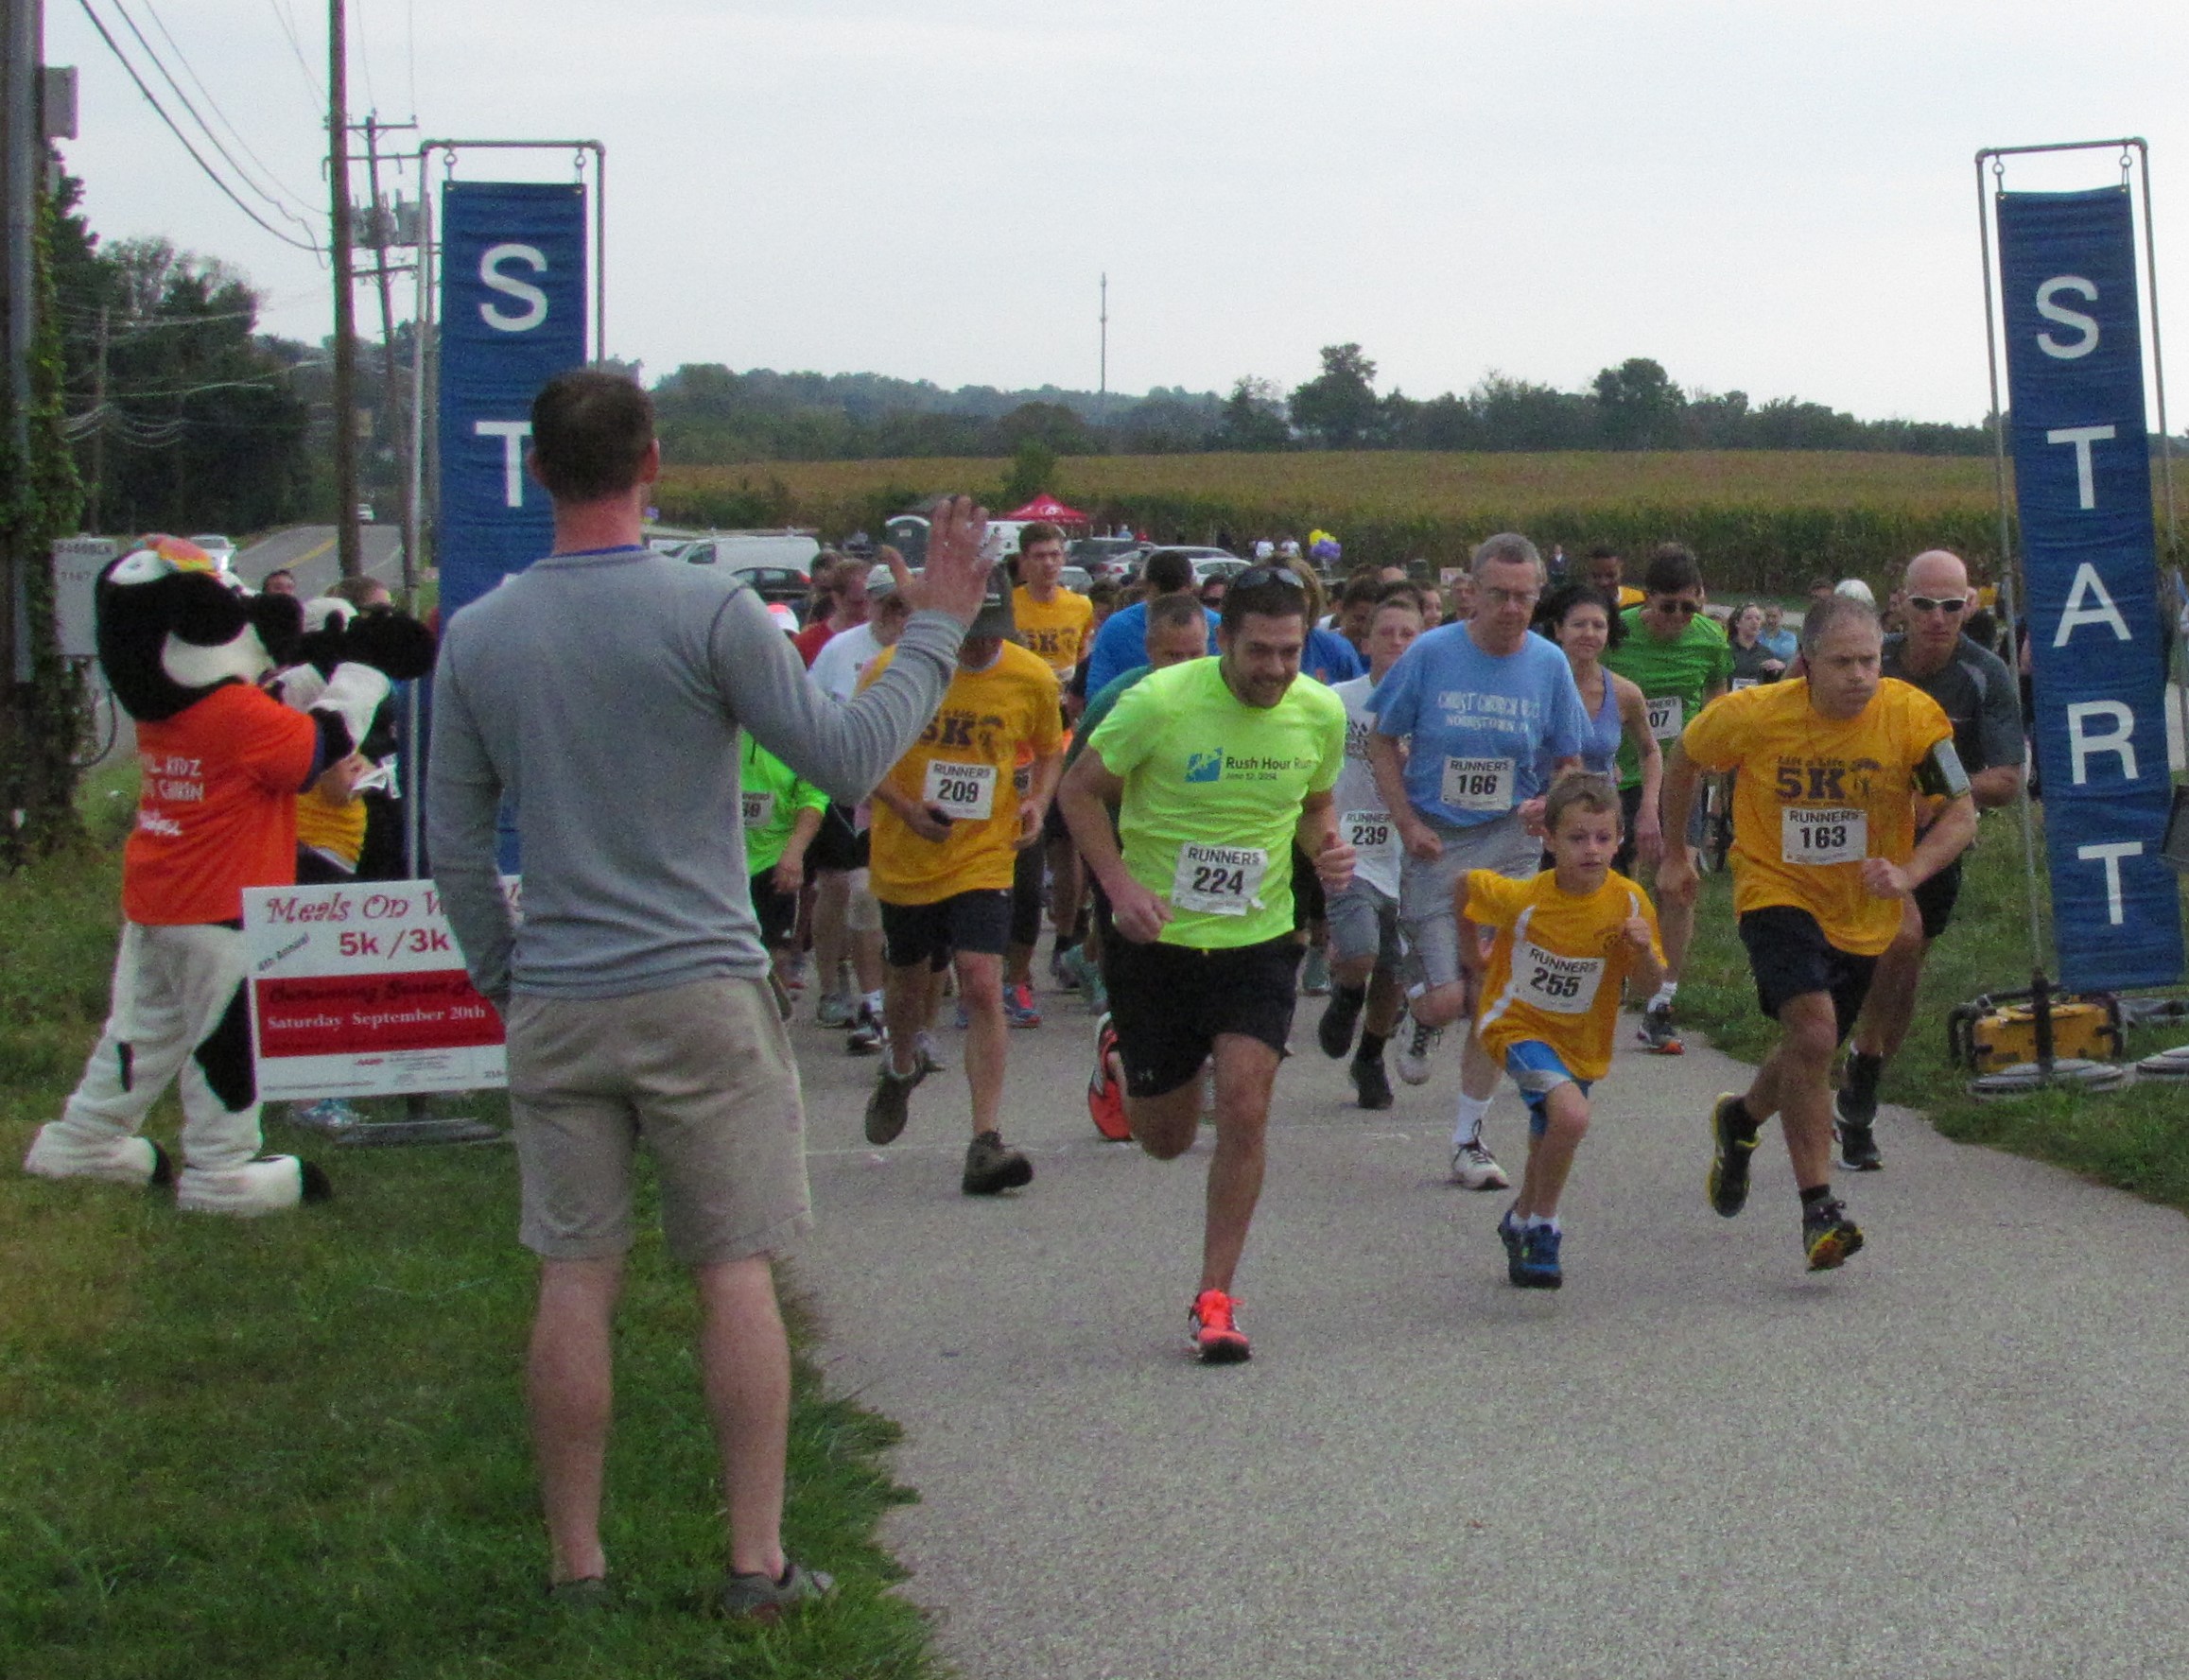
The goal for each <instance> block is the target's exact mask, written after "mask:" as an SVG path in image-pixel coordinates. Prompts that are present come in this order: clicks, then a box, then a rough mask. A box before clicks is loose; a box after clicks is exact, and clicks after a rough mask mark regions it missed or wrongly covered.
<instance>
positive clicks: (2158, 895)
mask: <svg viewBox="0 0 2189 1680" xmlns="http://www.w3.org/2000/svg"><path fill="white" fill-rule="evenodd" d="M1997 205H1998V225H1999V276H2000V285H2001V287H2002V293H2003V297H2004V300H2005V303H2006V309H2005V317H2006V327H2007V390H2008V393H2009V404H2010V407H2011V411H2012V414H2013V421H2014V480H2015V499H2016V501H2017V503H2018V504H2019V507H2020V510H2021V514H2022V543H2023V551H2024V561H2023V563H2024V572H2025V574H2026V577H2027V586H2028V595H2027V609H2028V613H2029V643H2030V656H2031V664H2032V670H2033V673H2034V676H2035V689H2036V704H2035V712H2036V716H2035V730H2036V736H2037V763H2038V769H2039V771H2041V774H2042V777H2043V788H2044V826H2045V846H2046V852H2047V856H2048V857H2049V859H2050V864H2051V872H2052V904H2053V922H2054V927H2055V933H2056V939H2057V943H2058V944H2059V967H2060V979H2062V981H2063V982H2065V984H2067V985H2068V986H2069V987H2071V988H2073V989H2074V990H2076V991H2111V990H2115V989H2119V988H2124V987H2129V986H2163V985H2170V984H2172V983H2173V981H2175V980H2176V979H2179V978H2180V974H2181V965H2182V943H2181V905H2180V892H2179V888H2178V883H2177V881H2176V878H2175V876H2174V875H2173V873H2172V871H2170V870H2169V869H2167V867H2166V866H2165V865H2164V863H2163V862H2162V861H2161V860H2160V857H2159V849H2160V845H2161V842H2162V841H2163V840H2164V838H2165V833H2166V817H2167V812H2168V810H2169V809H2170V807H2171V803H2172V796H2173V789H2172V786H2171V778H2170V777H2169V775H2168V773H2167V768H2166V713H2165V703H2166V701H2165V678H2166V670H2165V641H2164V636H2163V632H2162V629H2161V624H2160V617H2159V598H2158V592H2159V571H2158V561H2157V555H2156V551H2155V546H2154V543H2153V540H2152V529H2151V459H2150V442H2149V436H2148V433H2147V432H2146V426H2145V418H2144V358H2143V337H2142V330H2141V327H2142V323H2141V320H2140V319H2139V312H2138V307H2137V287H2136V245H2135V222H2134V216H2133V213H2132V211H2131V208H2130V204H2129V199H2128V190H2127V188H2126V187H2125V186H2124V187H2117V188H2116V187H2106V188H2101V189H2100V190H2098V191H2096V192H2083V193H2001V194H1999V195H1998V199H1997Z"/></svg>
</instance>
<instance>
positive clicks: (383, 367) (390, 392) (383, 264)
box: [365, 112, 420, 592]
mask: <svg viewBox="0 0 2189 1680" xmlns="http://www.w3.org/2000/svg"><path fill="white" fill-rule="evenodd" d="M391 126H394V127H401V128H406V129H415V128H416V127H417V126H418V125H417V124H416V123H403V124H399V125H391ZM385 132H387V129H385V128H383V127H382V126H381V123H380V119H379V113H377V112H374V113H373V114H371V115H369V116H367V117H366V118H365V180H366V182H367V185H368V187H369V188H370V190H371V192H372V195H373V247H374V251H373V254H374V265H373V278H374V280H376V281H377V282H378V283H379V287H380V400H381V403H382V404H383V406H384V407H386V409H387V411H388V425H389V431H390V436H391V441H392V442H393V445H394V453H395V486H396V492H395V494H396V503H397V508H398V511H399V512H400V515H401V519H402V529H403V541H404V544H405V548H404V554H403V587H404V589H405V591H406V592H408V591H409V590H410V589H411V588H413V587H414V581H413V580H414V575H415V572H416V566H415V564H414V563H413V562H412V560H411V558H410V553H409V548H408V545H409V541H410V432H409V425H408V405H406V404H403V403H399V402H397V401H396V400H395V305H394V303H393V301H392V300H391V298H390V296H389V290H388V251H389V249H390V243H391V240H392V239H393V238H394V235H395V227H394V218H393V216H391V214H390V212H389V209H388V206H387V205H385V204H384V203H382V202H381V201H380V136H381V135H382V134H384V133H385ZM410 330H411V331H412V332H414V333H415V332H417V331H419V330H420V328H419V323H418V322H416V321H413V322H411V326H410Z"/></svg>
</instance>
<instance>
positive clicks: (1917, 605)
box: [1908, 595, 1969, 613]
mask: <svg viewBox="0 0 2189 1680" xmlns="http://www.w3.org/2000/svg"><path fill="white" fill-rule="evenodd" d="M1908 610H1909V611H1910V612H1912V613H1965V612H1967V611H1968V610H1969V598H1968V597H1967V596H1965V595H1946V596H1932V595H1911V596H1909V597H1908Z"/></svg>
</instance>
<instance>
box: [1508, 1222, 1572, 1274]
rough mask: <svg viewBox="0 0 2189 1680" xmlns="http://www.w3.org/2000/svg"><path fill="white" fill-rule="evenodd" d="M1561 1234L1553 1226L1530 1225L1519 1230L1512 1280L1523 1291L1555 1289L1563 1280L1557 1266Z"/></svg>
mask: <svg viewBox="0 0 2189 1680" xmlns="http://www.w3.org/2000/svg"><path fill="white" fill-rule="evenodd" d="M1561 1235H1562V1234H1561V1233H1560V1231H1559V1230H1558V1227H1557V1226H1555V1225H1530V1226H1529V1227H1528V1228H1527V1229H1526V1230H1524V1231H1522V1232H1521V1233H1520V1258H1519V1259H1518V1260H1516V1261H1514V1262H1513V1266H1512V1273H1511V1275H1512V1280H1513V1281H1514V1282H1515V1283H1517V1284H1519V1285H1520V1288H1522V1289H1523V1290H1555V1289H1556V1288H1558V1287H1559V1286H1560V1285H1561V1284H1563V1283H1564V1282H1565V1281H1566V1273H1564V1271H1563V1270H1561V1269H1560V1267H1559V1265H1558V1243H1559V1240H1560V1238H1561Z"/></svg>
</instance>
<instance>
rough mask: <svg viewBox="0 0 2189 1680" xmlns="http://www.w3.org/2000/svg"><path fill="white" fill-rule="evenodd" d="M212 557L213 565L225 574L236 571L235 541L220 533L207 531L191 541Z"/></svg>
mask: <svg viewBox="0 0 2189 1680" xmlns="http://www.w3.org/2000/svg"><path fill="white" fill-rule="evenodd" d="M190 541H192V542H193V543H195V544H197V545H198V546H199V547H200V548H202V549H204V550H205V552H206V553H207V554H208V555H209V556H211V557H212V560H213V563H214V564H215V565H217V566H218V567H219V568H220V569H221V570H222V571H224V572H233V571H234V570H235V538H234V537H224V536H222V535H221V534H220V533H219V532H218V531H205V532H203V533H202V534H200V535H199V536H195V537H192V538H191V539H190Z"/></svg>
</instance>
